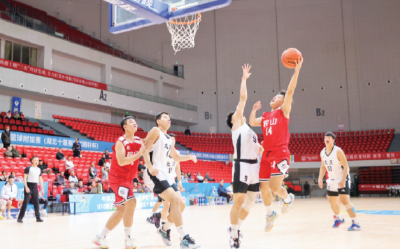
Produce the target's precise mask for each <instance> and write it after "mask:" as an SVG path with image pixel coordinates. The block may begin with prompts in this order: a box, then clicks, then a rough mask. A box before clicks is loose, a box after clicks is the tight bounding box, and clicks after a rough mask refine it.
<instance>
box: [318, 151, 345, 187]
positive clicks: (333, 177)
mask: <svg viewBox="0 0 400 249" xmlns="http://www.w3.org/2000/svg"><path fill="white" fill-rule="evenodd" d="M338 150H342V149H341V148H339V147H337V146H336V145H334V146H333V148H332V151H331V153H329V155H328V154H327V153H326V148H324V149H323V150H322V151H321V158H322V160H323V161H324V163H325V167H326V170H327V171H328V172H329V173H328V175H329V179H328V180H327V182H340V181H341V180H342V177H343V166H342V164H341V163H340V161H339V159H338V157H337V152H338ZM347 179H349V180H350V175H349V169H348V170H347Z"/></svg>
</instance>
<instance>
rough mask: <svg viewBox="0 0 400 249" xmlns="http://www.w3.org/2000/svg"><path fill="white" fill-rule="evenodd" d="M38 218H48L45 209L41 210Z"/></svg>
mask: <svg viewBox="0 0 400 249" xmlns="http://www.w3.org/2000/svg"><path fill="white" fill-rule="evenodd" d="M40 216H46V217H47V216H48V215H47V212H46V209H43V210H42V211H40Z"/></svg>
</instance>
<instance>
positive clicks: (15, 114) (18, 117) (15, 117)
mask: <svg viewBox="0 0 400 249" xmlns="http://www.w3.org/2000/svg"><path fill="white" fill-rule="evenodd" d="M13 118H14V119H20V116H19V114H18V112H17V111H15V112H14V116H13ZM20 120H21V119H20Z"/></svg>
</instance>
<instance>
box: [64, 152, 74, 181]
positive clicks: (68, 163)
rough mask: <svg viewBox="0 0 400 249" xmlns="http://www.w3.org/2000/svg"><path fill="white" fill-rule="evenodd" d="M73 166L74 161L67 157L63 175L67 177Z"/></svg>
mask: <svg viewBox="0 0 400 249" xmlns="http://www.w3.org/2000/svg"><path fill="white" fill-rule="evenodd" d="M73 168H74V162H73V161H72V160H71V157H70V156H69V157H68V160H67V161H66V162H65V177H66V178H67V179H68V178H69V175H70V173H69V172H70V170H71V169H73Z"/></svg>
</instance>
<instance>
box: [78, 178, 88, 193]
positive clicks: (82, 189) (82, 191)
mask: <svg viewBox="0 0 400 249" xmlns="http://www.w3.org/2000/svg"><path fill="white" fill-rule="evenodd" d="M78 193H80V194H86V193H87V191H86V190H85V187H84V186H83V181H82V180H79V181H78Z"/></svg>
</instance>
